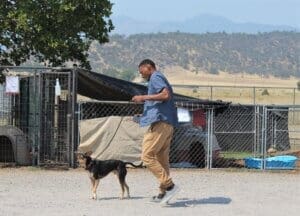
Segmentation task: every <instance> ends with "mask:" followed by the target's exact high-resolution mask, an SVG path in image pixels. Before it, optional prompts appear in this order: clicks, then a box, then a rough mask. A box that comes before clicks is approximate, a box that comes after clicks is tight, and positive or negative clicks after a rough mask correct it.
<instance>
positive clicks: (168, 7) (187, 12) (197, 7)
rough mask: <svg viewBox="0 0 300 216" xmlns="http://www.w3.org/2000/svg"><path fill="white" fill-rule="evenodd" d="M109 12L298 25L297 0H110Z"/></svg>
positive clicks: (157, 18) (141, 17) (138, 16)
mask: <svg viewBox="0 0 300 216" xmlns="http://www.w3.org/2000/svg"><path fill="white" fill-rule="evenodd" d="M111 2H112V3H114V4H115V5H114V6H113V16H127V17H131V18H134V19H137V20H141V21H158V22H160V21H182V20H186V19H189V18H193V17H195V16H197V15H200V14H211V15H218V16H222V17H225V18H228V19H230V20H232V21H234V22H253V23H259V24H271V25H289V26H293V27H300V0H111Z"/></svg>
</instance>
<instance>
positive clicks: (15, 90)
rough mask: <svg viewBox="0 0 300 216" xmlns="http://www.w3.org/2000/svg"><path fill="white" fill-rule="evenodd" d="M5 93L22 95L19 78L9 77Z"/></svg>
mask: <svg viewBox="0 0 300 216" xmlns="http://www.w3.org/2000/svg"><path fill="white" fill-rule="evenodd" d="M5 92H6V93H8V94H19V93H20V80H19V77H17V76H7V77H6V81H5Z"/></svg>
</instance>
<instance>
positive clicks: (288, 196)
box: [0, 167, 300, 216]
mask: <svg viewBox="0 0 300 216" xmlns="http://www.w3.org/2000/svg"><path fill="white" fill-rule="evenodd" d="M172 175H173V179H174V181H175V183H177V184H178V185H179V186H180V187H181V191H180V193H179V194H178V195H177V196H176V198H174V200H172V201H171V202H170V205H169V206H166V207H161V206H160V205H159V204H154V203H150V202H149V199H150V197H151V196H152V195H155V194H156V192H157V190H156V187H157V185H156V181H155V179H154V177H152V175H151V174H150V173H149V172H148V171H147V170H144V169H140V170H132V169H131V170H129V172H128V176H127V182H128V184H129V187H130V189H131V195H132V198H131V199H125V200H119V199H118V196H119V193H120V188H119V184H118V182H117V179H116V177H115V176H114V175H109V176H108V177H106V178H104V179H103V180H102V181H101V182H100V186H99V188H98V200H96V201H95V200H92V199H90V195H91V193H90V182H89V179H88V176H87V173H86V172H85V171H84V170H82V169H76V170H68V171H51V170H41V169H37V168H31V167H29V168H3V169H0V200H1V201H0V215H1V216H6V215H9V216H10V215H34V216H35V215H43V216H44V215H46V216H47V215H51V216H52V215H72V216H76V215H78V216H83V215H105V216H109V215H118V216H122V215H130V216H132V215H143V216H144V215H155V216H160V215H172V216H174V215H185V216H187V215H205V216H209V215H214V216H218V215H221V216H233V215H239V216H243V215H255V216H260V215H264V216H269V215H270V216H277V215H278V216H282V215H288V216H296V215H299V213H300V205H299V203H300V173H299V172H290V171H287V172H276V173H274V172H258V171H255V172H254V171H245V170H240V171H235V170H231V171H224V170H213V171H205V170H172Z"/></svg>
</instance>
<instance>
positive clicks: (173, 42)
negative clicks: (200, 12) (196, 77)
mask: <svg viewBox="0 0 300 216" xmlns="http://www.w3.org/2000/svg"><path fill="white" fill-rule="evenodd" d="M89 54H90V57H89V58H90V61H91V65H92V68H93V70H95V71H98V72H101V73H105V74H109V75H112V76H115V77H120V78H123V79H127V80H132V79H133V78H134V77H135V76H136V75H137V72H136V71H137V65H138V63H139V62H140V61H141V60H142V59H143V58H151V59H153V60H154V61H156V62H157V63H158V64H159V66H160V68H167V67H170V66H179V67H181V68H184V69H186V70H188V71H190V72H191V73H198V72H208V73H211V74H217V73H219V72H220V71H223V72H228V73H233V74H234V73H241V72H243V73H249V74H258V75H264V76H268V75H272V76H277V77H289V76H297V77H300V33H297V32H271V33H260V34H245V33H234V34H227V33H224V32H223V33H206V34H190V33H180V32H174V33H157V34H137V35H132V36H128V37H126V36H120V35H113V36H111V38H110V42H109V43H107V44H105V45H99V44H98V43H93V44H92V45H91V48H90V53H89Z"/></svg>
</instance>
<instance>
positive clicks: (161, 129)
mask: <svg viewBox="0 0 300 216" xmlns="http://www.w3.org/2000/svg"><path fill="white" fill-rule="evenodd" d="M172 135H173V126H171V125H170V124H167V123H165V122H156V123H154V124H152V125H151V126H150V128H149V130H148V131H147V133H146V134H145V135H144V140H143V147H142V161H143V162H144V164H145V165H146V166H147V168H148V169H149V170H150V171H151V172H152V173H153V175H154V176H155V177H156V178H157V179H158V180H159V182H160V189H161V192H164V191H165V189H166V188H167V187H169V186H171V185H172V184H173V182H172V179H171V177H170V163H169V153H170V143H171V139H172Z"/></svg>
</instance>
